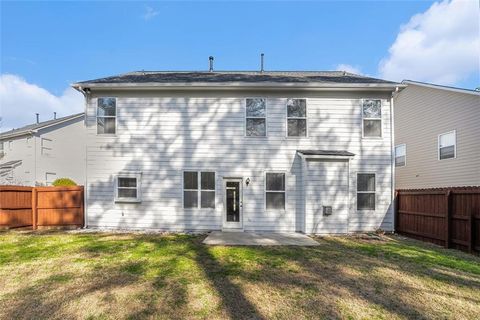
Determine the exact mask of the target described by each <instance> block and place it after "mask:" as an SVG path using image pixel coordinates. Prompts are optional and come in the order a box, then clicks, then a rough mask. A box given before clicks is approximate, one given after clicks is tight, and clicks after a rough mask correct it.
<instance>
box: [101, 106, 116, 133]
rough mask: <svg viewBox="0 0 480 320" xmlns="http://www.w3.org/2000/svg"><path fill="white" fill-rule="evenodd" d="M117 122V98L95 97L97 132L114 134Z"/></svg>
mask: <svg viewBox="0 0 480 320" xmlns="http://www.w3.org/2000/svg"><path fill="white" fill-rule="evenodd" d="M116 122H117V99H116V98H98V99H97V134H115V133H116Z"/></svg>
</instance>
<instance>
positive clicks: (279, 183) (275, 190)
mask: <svg viewBox="0 0 480 320" xmlns="http://www.w3.org/2000/svg"><path fill="white" fill-rule="evenodd" d="M265 202H266V204H265V205H266V208H267V210H272V209H273V210H278V209H280V210H284V209H285V173H281V172H280V173H275V172H267V173H266V174H265Z"/></svg>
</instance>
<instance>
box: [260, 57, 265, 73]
mask: <svg viewBox="0 0 480 320" xmlns="http://www.w3.org/2000/svg"><path fill="white" fill-rule="evenodd" d="M264 57H265V54H263V53H262V54H261V55H260V72H262V73H263V71H264V69H263V59H264Z"/></svg>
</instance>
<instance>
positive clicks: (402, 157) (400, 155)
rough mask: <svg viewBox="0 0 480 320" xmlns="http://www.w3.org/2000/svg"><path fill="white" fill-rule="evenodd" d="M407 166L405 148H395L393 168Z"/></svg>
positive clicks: (404, 146)
mask: <svg viewBox="0 0 480 320" xmlns="http://www.w3.org/2000/svg"><path fill="white" fill-rule="evenodd" d="M406 164H407V146H406V145H405V144H400V145H398V146H395V167H405V165H406Z"/></svg>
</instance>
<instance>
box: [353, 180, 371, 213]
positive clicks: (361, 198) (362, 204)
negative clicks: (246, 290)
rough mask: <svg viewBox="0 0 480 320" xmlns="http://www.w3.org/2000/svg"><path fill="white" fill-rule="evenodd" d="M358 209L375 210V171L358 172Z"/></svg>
mask: <svg viewBox="0 0 480 320" xmlns="http://www.w3.org/2000/svg"><path fill="white" fill-rule="evenodd" d="M357 210H375V173H358V174H357Z"/></svg>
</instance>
